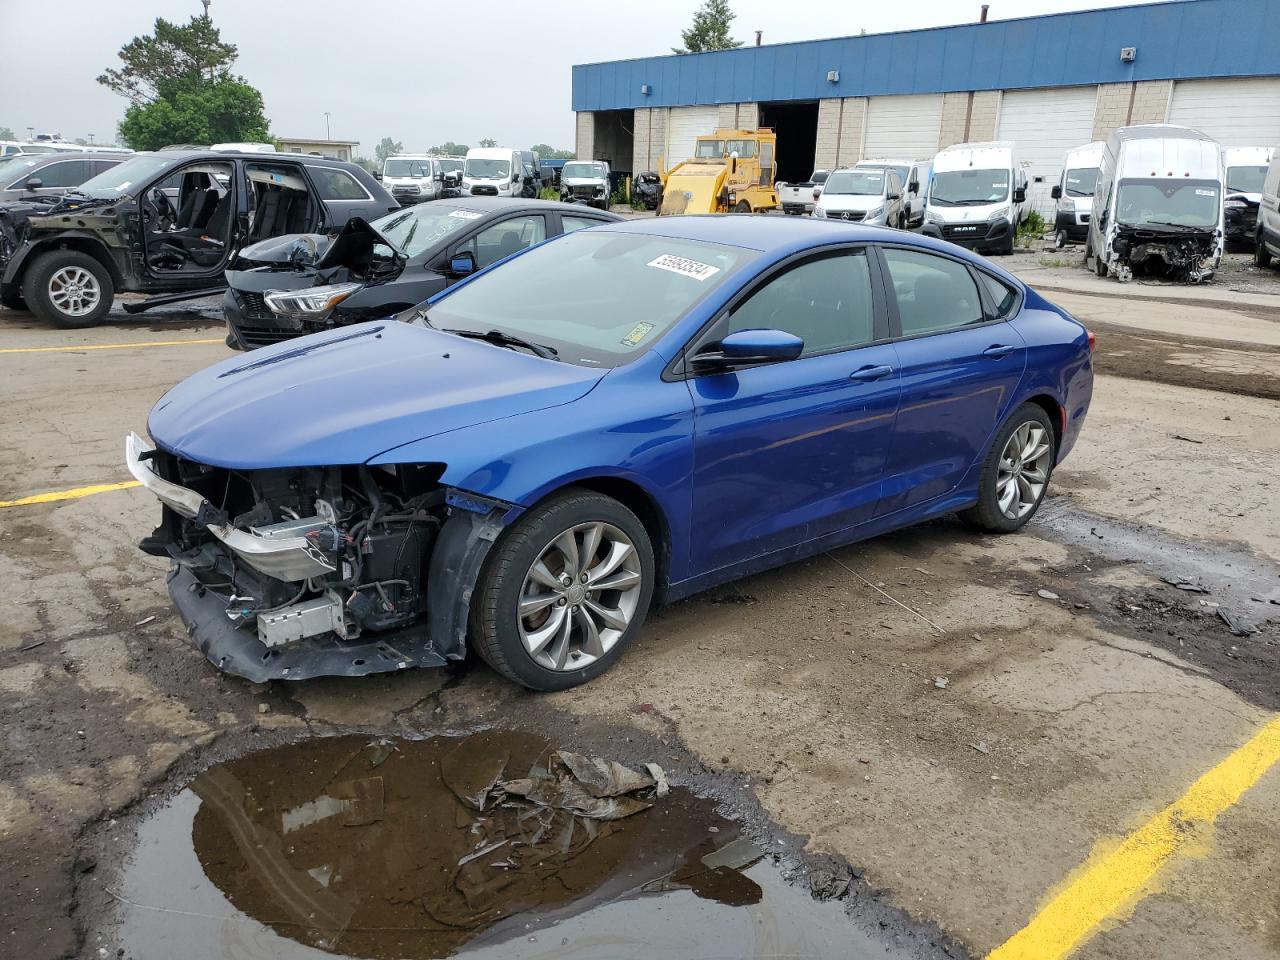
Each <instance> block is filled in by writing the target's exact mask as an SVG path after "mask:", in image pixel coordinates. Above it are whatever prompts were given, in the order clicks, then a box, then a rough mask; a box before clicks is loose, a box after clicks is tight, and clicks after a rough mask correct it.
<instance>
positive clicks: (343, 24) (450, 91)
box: [0, 0, 1136, 155]
mask: <svg viewBox="0 0 1280 960" xmlns="http://www.w3.org/2000/svg"><path fill="white" fill-rule="evenodd" d="M700 2H701V0H642V2H639V3H626V4H615V3H610V2H607V0H605V2H596V3H580V2H577V3H560V2H554V0H552V2H548V3H538V2H533V3H529V2H514V0H489V2H487V3H483V4H481V5H480V6H475V5H474V3H473V2H472V0H381V2H373V3H365V2H359V0H212V7H211V9H210V15H211V16H212V17H213V20H214V22H215V23H216V24H217V25H218V27H219V28H220V29H221V30H222V37H223V39H224V40H226V41H229V42H231V43H235V44H236V45H238V46H239V48H240V59H239V61H238V62H237V63H236V66H235V70H236V72H237V73H240V74H242V75H243V76H244V77H245V78H246V79H247V80H248V81H249V82H250V83H252V84H253V85H254V86H256V87H257V88H258V89H259V90H261V91H262V95H263V98H264V99H265V101H266V113H267V118H268V119H269V120H270V121H271V131H272V132H273V133H274V134H276V135H277V136H291V137H323V136H324V135H325V118H324V113H325V111H329V113H330V114H331V120H330V129H331V132H332V136H333V137H335V138H340V139H346V140H359V141H361V143H362V145H363V146H362V152H364V153H366V154H369V155H372V153H373V147H374V145H375V144H376V143H377V142H378V140H380V139H381V138H382V137H384V136H391V137H394V138H395V139H397V140H399V141H401V142H402V143H403V144H404V145H405V148H406V149H409V150H421V149H425V148H427V147H429V146H432V145H434V144H436V143H441V142H443V141H445V140H454V141H457V142H460V143H470V144H474V143H475V142H476V141H477V140H479V139H480V138H482V137H493V138H494V139H496V140H498V141H499V142H500V143H502V144H503V145H507V146H513V147H528V146H530V145H531V144H534V143H550V144H552V145H553V146H558V147H564V148H570V149H571V148H572V147H573V114H572V112H571V109H570V68H571V67H572V66H573V64H575V63H591V62H596V61H600V60H618V59H624V58H629V57H643V56H652V55H655V54H662V53H666V52H668V51H669V50H670V48H671V47H672V46H674V45H677V44H678V43H679V42H680V30H681V29H683V28H684V27H686V26H688V23H689V19H690V16H691V14H692V11H693V10H694V9H695V7H697V6H698V5H699V4H700ZM1126 2H1136V0H1113V2H1112V3H1110V4H1106V3H1103V2H1100V0H1016V2H1015V0H993V2H992V3H991V14H990V16H991V18H992V19H1001V18H1009V17H1018V16H1031V15H1034V14H1039V13H1057V12H1061V11H1067V10H1087V9H1092V8H1096V7H1098V6H1106V5H1110V6H1119V5H1124V4H1125V3H1126ZM731 3H732V7H733V10H734V11H735V12H736V13H737V15H738V17H737V19H736V20H735V21H734V36H735V38H737V39H739V40H743V41H746V42H748V43H750V42H753V41H754V38H755V31H756V30H763V31H764V42H765V43H784V42H788V41H793V40H811V39H815V38H820V37H838V36H849V35H852V34H856V33H858V32H859V31H861V30H864V29H865V30H866V31H867V32H868V33H884V32H888V31H892V30H906V29H914V28H918V27H934V26H943V25H946V24H954V23H961V22H967V21H971V20H976V19H977V17H978V8H979V6H980V4H979V3H976V2H975V3H969V2H967V0H914V2H911V3H907V4H906V5H902V4H899V3H876V4H872V3H857V2H853V0H785V2H779V0H731ZM200 10H201V6H200V2H199V0H0V91H3V95H2V96H0V126H7V127H11V128H12V129H13V130H14V131H15V132H16V133H17V134H18V136H19V137H26V135H27V130H26V128H27V127H29V126H30V127H34V128H35V130H36V132H37V133H61V134H62V135H63V136H65V137H66V138H67V139H74V138H76V137H86V138H87V137H88V135H89V134H91V133H92V134H94V136H95V138H96V140H97V142H99V143H101V142H103V141H106V140H113V139H114V138H115V131H116V124H117V123H118V122H119V120H120V118H121V116H122V115H123V113H124V108H125V106H126V102H125V100H124V99H123V98H121V97H118V96H116V95H115V94H113V93H111V92H110V91H109V90H107V89H106V88H105V87H102V86H99V85H98V84H97V83H96V82H95V79H94V78H95V77H97V76H98V74H99V73H101V72H102V70H103V69H104V68H106V67H108V66H114V65H116V64H117V63H118V59H117V57H116V53H117V51H118V50H119V49H120V47H121V46H122V45H123V44H125V43H127V42H128V41H129V40H130V39H131V38H133V37H134V36H135V35H137V34H140V33H148V32H150V30H151V26H152V24H153V22H154V20H155V18H156V17H157V16H164V17H165V18H167V19H169V20H173V21H179V22H185V21H186V20H187V19H189V18H190V16H192V15H193V14H198V13H199V12H200ZM535 10H542V11H544V13H543V14H542V15H536V14H534V13H533V12H532V11H535Z"/></svg>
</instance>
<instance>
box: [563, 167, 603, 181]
mask: <svg viewBox="0 0 1280 960" xmlns="http://www.w3.org/2000/svg"><path fill="white" fill-rule="evenodd" d="M560 176H561V177H578V178H580V179H583V180H599V179H601V178H603V177H604V165H603V164H599V163H566V164H565V165H564V168H563V169H562V170H561V171H560Z"/></svg>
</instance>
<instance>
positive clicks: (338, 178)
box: [307, 166, 370, 200]
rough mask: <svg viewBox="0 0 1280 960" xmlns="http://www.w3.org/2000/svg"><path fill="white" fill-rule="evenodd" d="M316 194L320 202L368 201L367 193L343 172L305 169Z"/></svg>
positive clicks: (349, 175)
mask: <svg viewBox="0 0 1280 960" xmlns="http://www.w3.org/2000/svg"><path fill="white" fill-rule="evenodd" d="M307 169H308V170H309V171H310V172H311V180H312V182H313V183H315V185H316V193H317V194H318V195H319V196H320V199H321V200H368V199H370V198H369V192H368V191H367V190H365V188H364V187H362V186H361V185H360V181H358V180H357V179H356V178H355V177H353V176H352V175H351V174H349V173H347V171H345V170H338V169H335V168H332V167H310V166H309V167H307Z"/></svg>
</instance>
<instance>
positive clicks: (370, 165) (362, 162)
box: [351, 157, 379, 173]
mask: <svg viewBox="0 0 1280 960" xmlns="http://www.w3.org/2000/svg"><path fill="white" fill-rule="evenodd" d="M351 162H352V163H354V164H356V165H357V166H360V167H364V168H365V169H366V170H368V171H369V172H370V173H377V172H378V169H379V167H378V165H377V164H376V163H374V162H373V161H372V160H370V159H369V158H368V157H352V158H351Z"/></svg>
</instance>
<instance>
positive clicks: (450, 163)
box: [436, 160, 462, 173]
mask: <svg viewBox="0 0 1280 960" xmlns="http://www.w3.org/2000/svg"><path fill="white" fill-rule="evenodd" d="M436 163H438V164H440V170H441V171H442V172H443V173H454V172H456V171H458V170H461V169H462V161H461V160H437V161H436Z"/></svg>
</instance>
